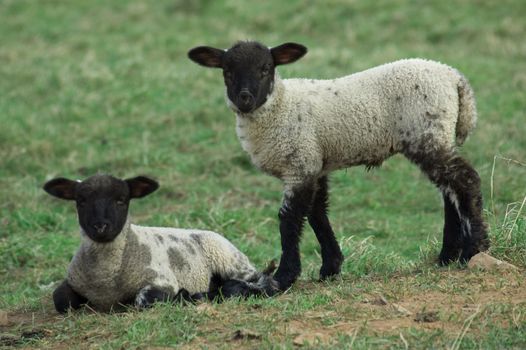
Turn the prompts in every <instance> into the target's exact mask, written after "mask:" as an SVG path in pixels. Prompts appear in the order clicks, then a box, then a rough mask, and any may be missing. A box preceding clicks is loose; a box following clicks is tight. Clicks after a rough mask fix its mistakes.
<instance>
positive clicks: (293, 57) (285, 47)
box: [270, 43, 307, 66]
mask: <svg viewBox="0 0 526 350" xmlns="http://www.w3.org/2000/svg"><path fill="white" fill-rule="evenodd" d="M270 53H271V54H272V57H273V58H274V65H276V66H278V65H280V64H287V63H292V62H295V61H297V60H299V59H300V58H302V57H303V55H305V54H306V53H307V48H306V47H305V46H303V45H301V44H296V43H285V44H281V45H279V46H276V47H273V48H271V49H270Z"/></svg>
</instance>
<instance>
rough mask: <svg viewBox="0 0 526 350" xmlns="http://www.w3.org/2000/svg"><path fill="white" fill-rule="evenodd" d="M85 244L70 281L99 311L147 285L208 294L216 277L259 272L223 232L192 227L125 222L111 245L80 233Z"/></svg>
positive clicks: (128, 298) (248, 276)
mask: <svg viewBox="0 0 526 350" xmlns="http://www.w3.org/2000/svg"><path fill="white" fill-rule="evenodd" d="M81 235H82V243H81V246H80V248H79V250H78V251H77V253H76V254H75V256H74V257H73V260H72V262H71V264H70V266H69V270H68V277H67V281H68V283H69V284H70V286H71V287H72V288H73V289H74V290H75V291H76V292H77V293H79V294H81V295H83V296H84V297H86V298H87V299H88V300H89V301H90V303H91V304H93V305H94V306H95V307H97V308H98V309H102V310H107V309H110V308H111V307H112V306H114V305H116V304H117V303H118V302H122V301H133V300H134V299H135V297H136V296H137V294H138V293H139V291H140V290H141V289H143V288H145V287H148V286H154V287H156V288H159V289H161V290H166V291H169V292H171V293H173V294H174V295H175V294H177V292H178V291H179V290H180V289H182V288H184V289H186V290H187V291H188V292H190V294H194V293H201V292H207V291H208V289H209V285H210V279H211V277H212V275H214V274H218V275H220V276H221V277H222V278H224V279H229V278H233V279H239V280H249V279H253V278H257V277H258V276H259V273H258V272H257V271H256V269H255V268H254V266H253V265H252V264H251V263H250V261H249V260H248V258H247V257H246V256H245V255H244V254H243V253H242V252H240V251H239V250H238V249H237V248H236V247H235V246H234V245H232V243H230V242H229V241H228V240H227V239H226V238H224V237H223V236H221V235H219V234H217V233H215V232H211V231H202V230H193V229H176V228H167V227H144V226H137V225H130V224H129V222H127V223H126V225H125V226H124V228H123V230H122V232H121V233H120V234H119V235H118V236H117V237H116V239H115V240H114V241H112V242H110V243H97V242H94V241H92V240H90V239H89V238H88V237H87V235H85V234H84V233H83V232H81Z"/></svg>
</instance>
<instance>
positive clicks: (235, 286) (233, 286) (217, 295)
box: [206, 279, 277, 301]
mask: <svg viewBox="0 0 526 350" xmlns="http://www.w3.org/2000/svg"><path fill="white" fill-rule="evenodd" d="M276 290H277V289H276ZM260 295H267V293H266V291H265V289H263V288H259V287H258V286H256V285H255V284H254V283H250V282H245V281H241V280H237V279H227V280H224V281H222V282H221V284H220V285H218V286H216V288H214V289H213V290H212V289H211V290H210V291H209V292H208V293H207V295H206V297H207V298H208V299H210V300H216V301H221V300H223V299H228V298H235V297H241V298H248V297H250V296H260Z"/></svg>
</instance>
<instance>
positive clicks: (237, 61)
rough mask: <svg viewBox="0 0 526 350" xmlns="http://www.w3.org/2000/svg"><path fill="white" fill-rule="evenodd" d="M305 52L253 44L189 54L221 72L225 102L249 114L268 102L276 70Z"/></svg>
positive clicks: (295, 47)
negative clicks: (228, 101)
mask: <svg viewBox="0 0 526 350" xmlns="http://www.w3.org/2000/svg"><path fill="white" fill-rule="evenodd" d="M306 52H307V49H306V48H305V47H304V46H303V45H300V44H295V43H287V44H283V45H280V46H277V47H274V48H271V49H269V48H267V47H265V46H263V45H262V44H260V43H258V42H254V41H249V42H239V43H237V44H236V45H234V46H232V47H231V48H230V49H228V50H227V51H223V50H220V49H215V48H212V47H206V46H200V47H196V48H194V49H192V50H190V51H189V52H188V57H190V59H191V60H193V61H194V62H197V63H198V64H201V65H203V66H206V67H215V68H222V69H223V77H224V79H225V85H226V88H227V96H228V99H229V100H230V101H231V102H232V104H233V106H234V109H235V110H236V112H241V113H250V112H253V111H254V110H256V109H257V108H259V107H260V106H261V105H263V104H264V103H265V102H266V101H267V96H268V95H269V94H270V93H272V88H273V85H274V71H275V67H276V66H277V65H280V64H286V63H292V62H294V61H296V60H298V59H299V58H301V57H302V56H303V55H305V53H306Z"/></svg>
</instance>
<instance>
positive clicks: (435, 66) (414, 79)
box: [188, 41, 489, 289]
mask: <svg viewBox="0 0 526 350" xmlns="http://www.w3.org/2000/svg"><path fill="white" fill-rule="evenodd" d="M306 52H307V49H306V48H305V47H304V46H303V45H300V44H296V43H286V44H283V45H280V46H277V47H274V48H268V47H266V46H264V45H262V44H260V43H258V42H251V41H249V42H238V43H237V44H235V45H234V46H232V47H231V48H230V49H228V50H220V49H216V48H212V47H206V46H200V47H196V48H194V49H192V50H190V51H189V53H188V56H189V58H190V59H191V60H193V61H195V62H196V63H198V64H200V65H203V66H206V67H215V68H221V69H222V70H223V76H224V80H225V85H226V100H227V104H228V106H229V107H230V108H231V109H232V110H233V111H234V112H235V113H236V116H237V126H236V131H237V135H238V138H239V140H240V142H241V145H242V147H243V149H244V150H245V151H246V152H247V153H248V154H249V155H250V157H251V159H252V162H253V163H254V164H255V165H256V166H257V167H258V168H259V169H261V170H263V171H264V172H266V173H269V174H270V175H273V176H275V177H277V178H279V179H281V180H282V181H283V183H284V198H283V204H282V207H281V209H280V211H279V218H280V232H281V246H282V250H283V254H282V256H281V261H280V265H279V268H278V270H277V272H276V273H275V275H274V278H275V279H276V280H277V281H278V283H279V286H280V289H286V288H288V287H290V286H291V284H292V283H293V282H294V281H295V280H296V278H297V277H298V276H299V274H300V272H301V263H300V255H299V248H298V243H299V238H300V235H301V231H302V227H303V224H304V218H305V217H307V218H308V222H309V224H310V225H311V226H312V228H313V230H314V232H315V234H316V237H317V239H318V241H319V243H320V245H321V255H322V260H323V263H322V267H321V270H320V277H321V278H322V279H323V278H326V277H329V276H332V275H335V274H338V273H339V272H340V266H341V264H342V261H343V256H342V253H341V250H340V247H339V246H338V243H337V241H336V239H335V237H334V233H333V230H332V228H331V225H330V223H329V219H328V217H327V208H328V183H327V176H328V174H329V173H330V172H331V171H333V170H336V169H342V168H346V167H350V166H355V165H365V166H366V167H374V166H379V165H380V164H381V163H382V162H383V161H384V160H385V159H387V158H389V157H390V156H392V155H394V154H396V153H402V154H403V155H405V156H406V157H407V158H408V159H409V160H411V161H412V162H414V163H415V164H417V165H418V166H419V167H420V168H421V169H422V171H423V172H424V173H425V174H426V175H427V176H428V177H429V179H430V180H431V181H432V182H433V183H434V184H435V185H436V186H437V187H438V188H439V189H440V191H441V192H442V196H443V200H444V211H445V225H444V240H443V247H442V251H441V252H440V257H439V259H440V263H442V264H448V263H449V262H450V261H453V260H456V259H458V258H459V257H460V260H461V261H462V262H465V261H467V260H469V259H470V258H471V257H472V256H473V255H474V254H476V253H477V252H479V251H482V250H485V249H487V248H488V245H489V243H488V240H487V235H486V226H485V224H484V222H483V219H482V196H481V192H480V178H479V176H478V174H477V172H476V171H475V169H473V167H472V166H471V165H470V164H469V163H468V162H467V161H466V160H464V159H463V158H462V157H460V156H459V154H458V152H457V146H460V145H461V144H462V143H463V142H464V141H465V139H466V137H467V136H468V134H469V133H470V132H471V130H472V129H473V128H474V126H475V122H476V118H477V115H476V109H475V100H474V96H473V91H472V90H471V87H470V86H469V83H468V81H467V80H466V78H465V77H464V76H463V75H462V74H460V73H459V72H458V71H457V70H455V69H453V68H451V67H449V66H446V65H444V64H441V63H438V62H433V61H428V60H422V59H406V60H400V61H396V62H393V63H388V64H385V65H382V66H379V67H375V68H372V69H368V70H366V71H363V72H359V73H355V74H352V75H349V76H345V77H342V78H338V79H332V80H314V79H284V80H282V79H280V77H279V75H278V73H277V71H276V69H275V67H276V66H278V65H282V64H287V63H292V62H294V61H296V60H298V59H299V58H301V57H302V56H303V55H305V53H306Z"/></svg>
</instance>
